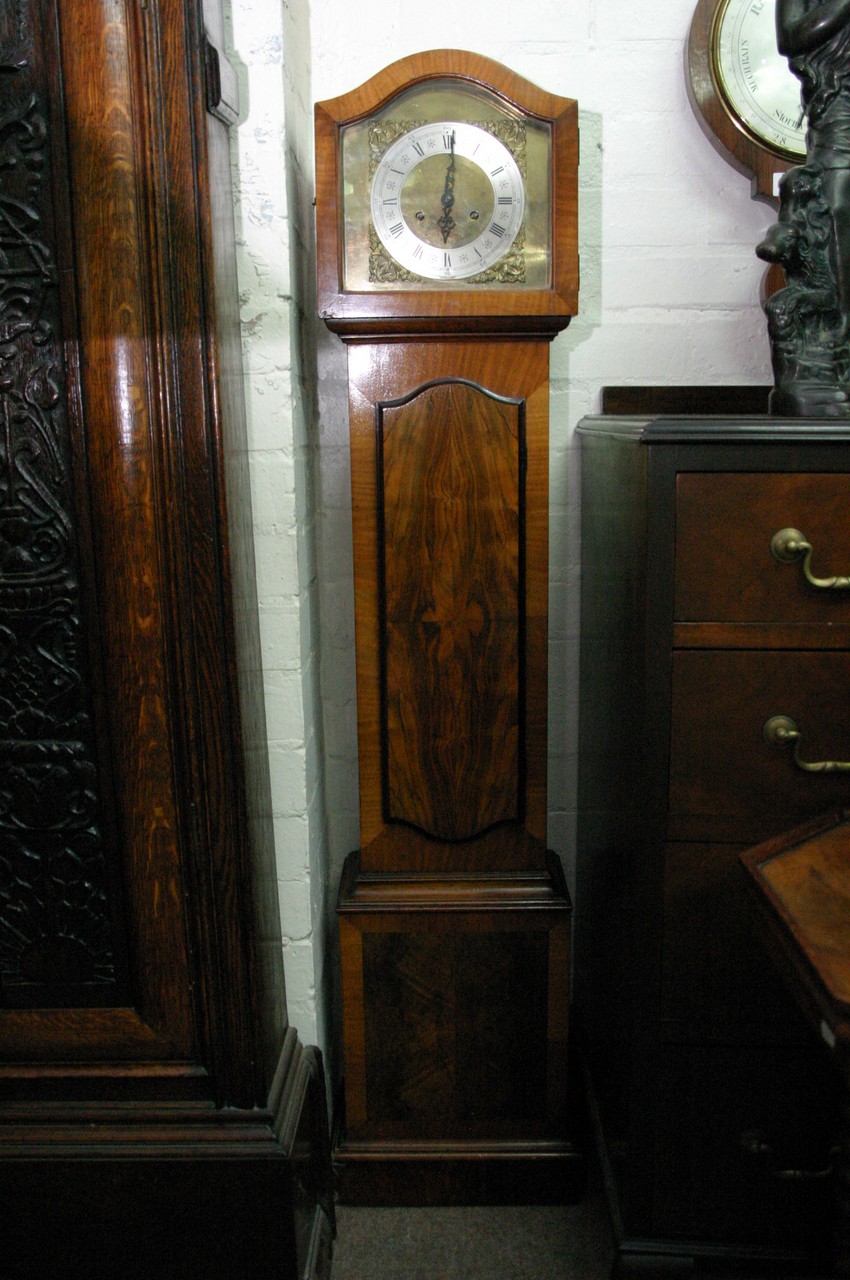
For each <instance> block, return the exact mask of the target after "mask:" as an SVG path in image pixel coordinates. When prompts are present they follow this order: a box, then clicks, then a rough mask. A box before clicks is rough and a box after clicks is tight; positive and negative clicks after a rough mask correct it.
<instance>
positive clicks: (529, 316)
mask: <svg viewBox="0 0 850 1280" xmlns="http://www.w3.org/2000/svg"><path fill="white" fill-rule="evenodd" d="M455 78H456V79H457V80H458V81H459V82H466V83H468V84H470V85H475V86H479V87H483V88H485V89H488V90H490V91H491V92H492V93H494V94H495V95H496V96H497V97H499V98H501V99H502V100H503V101H504V102H506V103H508V104H511V105H513V106H515V107H516V108H518V109H519V110H520V111H521V112H523V113H525V114H526V115H527V116H529V117H532V118H534V119H536V120H539V121H543V122H547V123H548V124H549V125H550V127H551V131H552V158H551V164H552V209H551V225H552V270H551V278H550V280H549V284H548V287H546V288H540V289H529V288H523V287H515V288H511V287H504V286H502V287H498V288H492V287H480V286H479V287H476V288H470V289H468V290H467V289H458V290H453V291H448V290H446V289H441V288H440V287H439V286H438V285H436V284H435V286H434V288H433V289H427V290H421V291H417V292H415V293H405V292H404V291H402V290H398V291H396V290H393V291H392V292H378V291H373V292H353V291H352V292H349V291H346V289H345V288H344V285H343V269H342V240H343V235H342V232H343V228H342V209H341V199H340V195H341V146H340V144H341V135H342V130H343V128H344V126H345V125H347V124H351V123H353V122H354V121H357V120H359V119H362V118H363V117H364V116H367V115H369V114H370V113H371V112H374V111H376V110H378V109H379V108H380V107H382V106H384V105H385V104H386V103H388V102H390V101H391V100H392V99H393V98H394V97H396V96H397V95H398V94H401V93H403V92H404V91H405V90H406V89H408V88H410V87H411V86H412V85H415V84H421V83H424V82H427V81H429V80H446V79H455ZM315 127H316V232H317V241H318V303H319V313H320V315H321V317H322V319H323V320H324V321H325V323H326V324H327V325H328V327H329V328H331V329H332V330H334V332H336V333H339V334H340V335H341V336H342V337H343V338H346V337H348V338H356V337H358V336H373V335H390V334H393V333H399V332H408V333H409V332H411V325H412V323H414V322H415V329H416V331H417V332H419V333H422V334H427V333H440V334H447V333H470V332H477V333H487V332H492V333H498V332H506V331H509V332H511V333H527V334H539V335H548V336H550V337H551V336H553V335H554V334H555V333H557V332H558V331H559V330H561V329H563V328H565V327H566V325H567V324H568V323H569V320H570V318H571V317H572V316H573V315H574V314H575V313H576V310H577V308H578V277H579V270H578V232H577V227H578V217H577V209H578V182H577V173H578V104H577V103H576V102H575V100H573V99H571V98H561V97H558V96H557V95H555V94H551V93H546V92H544V91H543V90H542V89H539V88H537V87H536V86H535V85H533V84H531V83H530V82H529V81H527V80H525V79H524V78H523V77H522V76H519V75H517V74H516V73H514V72H512V71H509V70H508V69H507V68H505V67H503V66H501V65H500V64H499V63H497V62H494V61H493V60H492V59H490V58H486V57H483V56H482V55H480V54H473V53H467V52H464V51H462V50H453V49H443V50H432V51H429V52H426V53H418V54H413V55H412V56H410V57H407V58H402V59H401V60H400V61H398V62H394V63H392V64H391V65H390V66H389V67H386V68H384V70H382V71H379V72H378V73H377V74H376V75H375V76H373V77H372V78H371V79H370V80H367V81H366V82H365V84H362V85H361V86H360V87H359V88H357V89H354V90H352V91H351V92H350V93H346V94H342V95H341V96H340V97H337V98H331V99H328V100H327V101H324V102H319V103H317V104H316V110H315Z"/></svg>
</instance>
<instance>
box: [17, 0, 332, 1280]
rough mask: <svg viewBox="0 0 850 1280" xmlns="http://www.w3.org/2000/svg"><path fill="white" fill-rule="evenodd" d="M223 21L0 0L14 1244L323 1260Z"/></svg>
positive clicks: (287, 1264) (103, 1259) (21, 1265)
mask: <svg viewBox="0 0 850 1280" xmlns="http://www.w3.org/2000/svg"><path fill="white" fill-rule="evenodd" d="M205 22H206V24H207V28H208V31H207V32H206V33H205V25H204V24H205ZM220 44H221V40H220V14H219V12H218V7H217V4H215V3H208V4H205V5H204V12H203V13H202V11H201V6H200V4H196V3H194V2H192V0H160V3H159V4H156V5H154V4H150V5H146V4H144V3H135V2H134V0H126V2H125V0H62V3H61V4H59V3H58V0H15V3H11V4H7V5H4V6H3V7H2V10H0V104H2V105H0V760H2V765H0V1203H2V1206H3V1213H2V1220H1V1221H0V1251H2V1255H3V1271H4V1274H5V1275H8V1276H14V1277H36V1276H37V1277H44V1276H48V1275H49V1276H61V1277H64V1276H67V1277H72V1276H79V1275H83V1274H85V1275H87V1276H92V1277H101V1276H102V1277H107V1276H108V1277H113V1276H115V1275H124V1276H134V1277H140V1278H141V1277H146V1278H147V1277H149V1276H151V1275H158V1276H162V1277H166V1276H181V1277H183V1276H186V1275H190V1274H198V1275H200V1274H204V1275H209V1276H222V1277H223V1276H228V1277H231V1278H232V1277H238V1276H248V1275H256V1274H258V1270H259V1268H260V1267H261V1266H262V1268H263V1269H266V1268H267V1267H269V1266H274V1267H275V1268H276V1269H277V1270H278V1271H279V1273H280V1274H281V1275H284V1276H291V1277H295V1276H296V1275H297V1276H298V1277H302V1276H305V1275H307V1274H310V1275H326V1274H327V1273H328V1268H329V1257H328V1253H329V1244H330V1234H331V1227H330V1222H331V1219H332V1208H331V1203H330V1198H329V1194H328V1174H327V1171H328V1164H329V1162H328V1154H327V1146H326V1137H325V1134H326V1124H327V1117H326V1113H325V1104H324V1097H323V1095H324V1086H323V1079H322V1071H321V1063H320V1061H319V1058H318V1055H317V1053H316V1052H315V1051H314V1050H310V1049H305V1048H304V1047H303V1046H301V1044H300V1043H299V1042H298V1039H297V1036H296V1035H295V1033H294V1032H293V1031H292V1030H291V1029H290V1028H288V1026H287V1020H286V1003H285V993H284V988H283V977H282V963H281V947H280V927H279V921H278V908H277V894H276V877H275V871H274V851H273V846H272V843H271V832H270V818H269V814H270V804H269V785H268V769H267V760H266V756H265V726H264V716H263V710H262V689H261V684H260V665H259V649H258V637H257V625H256V624H257V618H256V593H255V586H254V579H253V553H252V539H251V521H250V502H249V493H248V477H247V464H246V449H245V439H244V422H243V408H242V388H241V353H240V347H239V337H238V314H237V312H236V309H235V296H236V293H235V275H234V263H233V223H232V197H231V189H230V176H229V175H230V169H229V143H228V135H227V128H226V124H227V123H229V122H232V121H233V120H234V119H235V118H236V114H237V104H236V102H235V100H234V97H233V92H232V88H231V80H230V78H229V77H228V75H227V68H226V64H225V63H224V62H223V60H222V58H221V56H220V54H219V52H218V49H217V46H218V45H220Z"/></svg>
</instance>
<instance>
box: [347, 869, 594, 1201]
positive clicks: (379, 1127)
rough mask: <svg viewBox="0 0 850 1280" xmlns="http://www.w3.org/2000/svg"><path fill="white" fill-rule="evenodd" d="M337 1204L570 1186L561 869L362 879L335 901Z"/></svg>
mask: <svg viewBox="0 0 850 1280" xmlns="http://www.w3.org/2000/svg"><path fill="white" fill-rule="evenodd" d="M337 912H338V918H339V928H340V949H341V964H342V1001H343V1037H344V1056H345V1063H344V1066H345V1104H344V1115H345V1120H344V1123H343V1129H342V1132H341V1133H340V1135H339V1138H338V1139H337V1141H336V1143H335V1149H334V1163H335V1166H336V1170H337V1177H338V1191H339V1194H340V1197H341V1199H343V1200H344V1201H345V1202H347V1203H350V1204H399V1205H403V1204H487V1203H496V1204H498V1203H509V1202H510V1203H562V1202H567V1201H569V1200H572V1199H576V1198H577V1197H578V1196H579V1195H580V1194H581V1189H582V1186H583V1180H584V1166H583V1160H582V1157H581V1155H580V1153H579V1151H578V1150H577V1149H576V1147H575V1145H574V1143H573V1141H572V1138H571V1136H570V1130H571V1128H573V1127H574V1125H573V1117H572V1114H571V1107H570V1089H569V1081H568V1062H567V1024H568V1008H569V958H570V920H571V914H572V907H571V903H570V900H569V896H568V894H567V890H566V886H565V884H564V881H563V875H562V872H561V868H560V863H559V862H558V860H557V859H556V858H555V857H554V856H553V855H551V854H550V855H548V858H547V859H545V861H544V865H543V866H542V867H541V868H540V869H537V870H535V869H532V870H515V871H510V870H509V871H501V872H491V873H484V872H480V871H471V872H466V873H460V872H454V873H452V872H442V871H431V872H427V871H411V872H405V873H399V872H391V871H386V872H375V871H363V870H361V861H360V855H359V854H352V855H351V856H350V857H349V859H348V861H347V863H346V868H345V872H344V874H343V880H342V886H341V890H340V898H339V902H338V905H337Z"/></svg>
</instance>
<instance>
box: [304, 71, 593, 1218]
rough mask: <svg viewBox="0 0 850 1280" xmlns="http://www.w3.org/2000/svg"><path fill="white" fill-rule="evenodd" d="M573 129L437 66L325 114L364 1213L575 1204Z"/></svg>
mask: <svg viewBox="0 0 850 1280" xmlns="http://www.w3.org/2000/svg"><path fill="white" fill-rule="evenodd" d="M577 145H578V136H577V107H576V103H575V102H574V101H572V100H571V99H564V98H558V97H555V96H553V95H551V94H548V93H544V92H542V91H541V90H539V89H537V88H536V87H535V86H533V85H531V84H529V83H528V82H527V81H525V80H523V79H521V78H520V77H519V76H516V75H515V74H513V73H512V72H510V71H508V70H507V69H506V68H504V67H502V66H499V65H498V64H497V63H495V62H492V61H491V60H489V59H486V58H483V57H479V56H476V55H474V54H470V53H465V52H461V51H456V50H440V51H435V52H431V53H423V54H418V55H414V56H413V57H410V58H406V59H403V60H402V61H400V62H398V63H395V64H393V65H392V66H390V67H388V68H386V69H385V70H384V71H382V72H380V73H379V74H378V75H376V76H375V77H374V78H373V79H372V80H370V81H368V82H367V83H366V84H364V85H362V86H361V87H360V88H359V89H357V90H355V91H354V92H352V93H350V94H347V95H345V96H343V97H341V98H336V99H334V100H332V101H328V102H322V103H319V104H318V105H317V107H316V156H317V201H316V212H317V234H318V264H319V266H318V270H319V308H320V312H321V315H322V318H323V319H324V320H325V322H326V323H327V324H328V325H329V327H330V328H331V329H332V330H333V331H334V332H336V333H338V334H339V335H340V337H341V338H342V340H343V341H344V343H345V344H346V347H347V352H348V385H349V423H350V440H351V475H352V521H353V536H354V549H355V554H354V581H355V614H356V650H357V701H358V744H359V759H360V848H359V850H358V851H357V852H356V853H354V854H352V855H351V857H350V858H349V859H348V862H347V864H346V868H345V872H344V875H343V882H342V887H341V892H340V898H339V904H338V918H339V928H340V950H341V958H342V989H343V1022H344V1026H343V1039H344V1072H345V1085H344V1095H345V1096H344V1115H345V1120H344V1131H343V1136H342V1138H341V1140H340V1142H339V1143H338V1145H337V1151H336V1156H337V1161H338V1168H339V1171H340V1188H341V1193H342V1195H343V1196H344V1197H345V1198H348V1199H352V1200H357V1199H363V1198H368V1199H371V1200H375V1199H378V1200H389V1201H392V1200H398V1201H405V1200H407V1201H415V1200H417V1199H423V1200H424V1199H444V1200H453V1199H458V1200H461V1199H479V1200H488V1199H503V1198H509V1199H516V1198H517V1197H519V1198H520V1199H527V1198H544V1199H550V1198H556V1197H558V1196H559V1195H563V1194H564V1193H565V1192H567V1191H568V1190H569V1188H570V1186H571V1185H573V1186H574V1185H575V1179H574V1178H572V1177H571V1176H568V1175H573V1174H576V1173H577V1171H578V1169H579V1167H580V1161H579V1158H578V1155H577V1153H576V1150H575V1148H574V1146H573V1144H572V1142H571V1139H570V1135H569V1108H568V1100H567V1096H566V1078H565V1077H566V1048H567V992H568V984H569V929H570V911H571V908H570V903H569V898H568V896H567V892H566V888H565V885H564V882H563V876H562V872H561V868H560V863H559V862H558V859H557V858H555V857H554V856H553V855H552V854H551V853H550V852H549V851H548V850H547V846H546V808H547V805H546V739H547V728H546V719H547V675H546V671H547V657H546V655H547V639H548V636H547V624H548V618H547V601H548V430H549V385H548V383H549V343H550V341H551V339H552V338H553V337H554V336H555V334H556V333H558V332H559V331H560V330H561V329H563V328H564V327H565V326H566V325H567V324H568V323H569V319H570V317H571V316H572V315H573V314H574V313H575V310H576V306H577V291H578V260H577V218H576V202H577V189H576V188H577Z"/></svg>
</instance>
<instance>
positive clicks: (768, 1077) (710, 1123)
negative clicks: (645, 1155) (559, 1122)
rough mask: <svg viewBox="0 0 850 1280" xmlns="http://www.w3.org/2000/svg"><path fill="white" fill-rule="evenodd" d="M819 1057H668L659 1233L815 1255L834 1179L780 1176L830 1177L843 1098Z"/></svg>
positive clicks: (673, 1051) (737, 1050) (737, 1051)
mask: <svg viewBox="0 0 850 1280" xmlns="http://www.w3.org/2000/svg"><path fill="white" fill-rule="evenodd" d="M817 1049H818V1046H817V1045H816V1044H812V1045H809V1046H807V1047H806V1048H800V1049H796V1050H795V1049H790V1048H788V1047H786V1046H783V1047H782V1048H773V1047H769V1046H768V1047H753V1048H749V1049H742V1048H741V1047H740V1046H738V1047H723V1046H719V1045H718V1046H708V1047H704V1046H690V1045H682V1046H678V1045H669V1046H667V1047H665V1050H664V1052H663V1054H662V1056H661V1062H660V1073H659V1077H658V1079H657V1081H656V1089H657V1094H656V1097H655V1106H656V1109H657V1110H656V1114H657V1116H658V1128H657V1131H656V1146H655V1158H654V1161H653V1172H654V1185H653V1222H652V1228H653V1231H654V1232H656V1233H658V1234H661V1235H671V1236H679V1237H683V1238H685V1239H703V1240H719V1241H723V1242H724V1243H726V1244H732V1243H733V1242H742V1243H748V1244H751V1245H762V1246H766V1247H768V1248H781V1247H785V1248H806V1247H811V1246H812V1244H813V1243H814V1242H816V1241H817V1238H818V1235H817V1233H818V1232H819V1231H820V1232H828V1231H829V1226H828V1223H829V1217H830V1211H831V1204H832V1197H831V1193H830V1182H829V1178H828V1177H826V1176H821V1177H817V1176H808V1177H785V1178H783V1177H781V1176H777V1174H781V1173H782V1172H783V1171H785V1170H792V1169H793V1170H799V1171H800V1172H801V1173H806V1174H809V1175H816V1174H818V1173H819V1172H821V1171H823V1170H825V1169H827V1168H828V1166H829V1160H830V1157H829V1149H830V1146H831V1144H832V1137H833V1126H834V1121H833V1118H832V1117H833V1115H834V1112H833V1111H832V1110H831V1108H832V1107H833V1106H834V1105H835V1094H836V1087H835V1083H834V1081H833V1080H832V1078H831V1076H830V1073H829V1064H828V1063H827V1062H826V1060H825V1058H824V1057H822V1056H821V1055H820V1054H818V1053H817V1052H816V1050H817ZM823 1238H828V1237H823ZM748 1274H749V1272H748ZM795 1274H796V1272H795Z"/></svg>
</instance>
